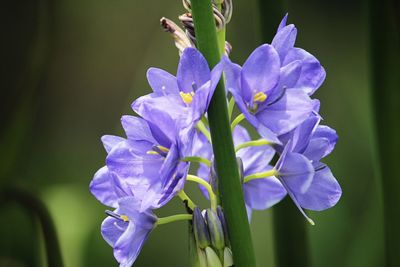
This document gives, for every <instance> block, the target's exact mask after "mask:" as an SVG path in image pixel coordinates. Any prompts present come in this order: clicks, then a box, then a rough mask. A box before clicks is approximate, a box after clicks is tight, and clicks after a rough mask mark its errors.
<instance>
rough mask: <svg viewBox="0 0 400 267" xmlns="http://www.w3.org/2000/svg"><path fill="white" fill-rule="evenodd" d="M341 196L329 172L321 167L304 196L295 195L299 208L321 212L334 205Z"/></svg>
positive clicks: (337, 184) (324, 166)
mask: <svg viewBox="0 0 400 267" xmlns="http://www.w3.org/2000/svg"><path fill="white" fill-rule="evenodd" d="M341 195H342V189H341V188H340V185H339V183H338V182H337V180H336V179H335V177H334V176H333V174H332V172H331V170H330V169H329V168H328V167H327V166H326V165H323V167H322V169H319V170H317V171H316V172H315V176H314V179H313V182H312V183H311V186H310V187H309V188H308V190H307V191H306V192H305V193H304V194H298V195H296V198H297V201H298V202H299V204H300V206H302V207H303V208H305V209H309V210H315V211H321V210H325V209H329V208H331V207H333V206H335V205H336V203H337V202H338V201H339V199H340V197H341Z"/></svg>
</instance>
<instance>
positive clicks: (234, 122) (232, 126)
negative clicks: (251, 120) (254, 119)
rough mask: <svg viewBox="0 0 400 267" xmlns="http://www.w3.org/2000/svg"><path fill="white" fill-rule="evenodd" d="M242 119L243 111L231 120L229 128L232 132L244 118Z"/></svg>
mask: <svg viewBox="0 0 400 267" xmlns="http://www.w3.org/2000/svg"><path fill="white" fill-rule="evenodd" d="M244 119H245V117H244V115H243V113H241V114H240V115H239V116H237V117H236V118H235V119H234V120H233V122H232V124H231V130H232V132H233V130H235V128H236V126H237V125H238V124H239V123H240V122H241V121H242V120H244Z"/></svg>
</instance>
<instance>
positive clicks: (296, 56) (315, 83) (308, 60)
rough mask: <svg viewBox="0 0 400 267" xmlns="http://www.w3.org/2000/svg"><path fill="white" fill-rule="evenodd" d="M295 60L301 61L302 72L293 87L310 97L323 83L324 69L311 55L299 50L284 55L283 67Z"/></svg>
mask: <svg viewBox="0 0 400 267" xmlns="http://www.w3.org/2000/svg"><path fill="white" fill-rule="evenodd" d="M296 60H301V61H302V72H301V74H300V78H299V80H298V82H297V84H296V86H295V87H296V88H299V89H300V90H304V91H305V92H306V93H307V94H309V95H312V94H313V93H314V92H315V90H317V89H318V88H319V87H320V86H321V84H322V83H323V82H324V80H325V77H326V72H325V69H324V68H323V67H322V66H321V64H320V63H319V61H318V60H317V59H316V58H315V57H314V56H313V55H311V54H310V53H308V52H307V51H305V50H304V49H301V48H293V49H291V50H290V51H289V52H288V54H287V55H286V57H285V60H284V63H283V65H286V64H289V63H290V62H293V61H296Z"/></svg>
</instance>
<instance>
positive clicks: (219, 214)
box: [217, 206, 230, 246]
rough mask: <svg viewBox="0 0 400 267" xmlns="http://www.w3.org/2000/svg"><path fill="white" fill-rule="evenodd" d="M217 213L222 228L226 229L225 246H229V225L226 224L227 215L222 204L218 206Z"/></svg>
mask: <svg viewBox="0 0 400 267" xmlns="http://www.w3.org/2000/svg"><path fill="white" fill-rule="evenodd" d="M217 215H218V218H219V220H220V221H221V224H222V230H223V231H224V239H225V246H229V244H230V241H229V234H228V227H227V225H226V221H225V215H224V212H223V211H222V208H221V206H218V207H217Z"/></svg>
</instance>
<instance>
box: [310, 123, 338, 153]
mask: <svg viewBox="0 0 400 267" xmlns="http://www.w3.org/2000/svg"><path fill="white" fill-rule="evenodd" d="M313 138H325V139H327V140H328V141H329V145H328V146H327V147H326V150H325V153H324V154H323V156H322V157H326V156H327V155H329V154H330V153H331V152H332V150H333V149H334V148H335V145H336V143H337V141H338V135H337V133H336V131H335V130H334V129H332V128H330V127H328V126H325V125H319V126H318V127H317V129H316V130H315V132H314V135H313Z"/></svg>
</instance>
